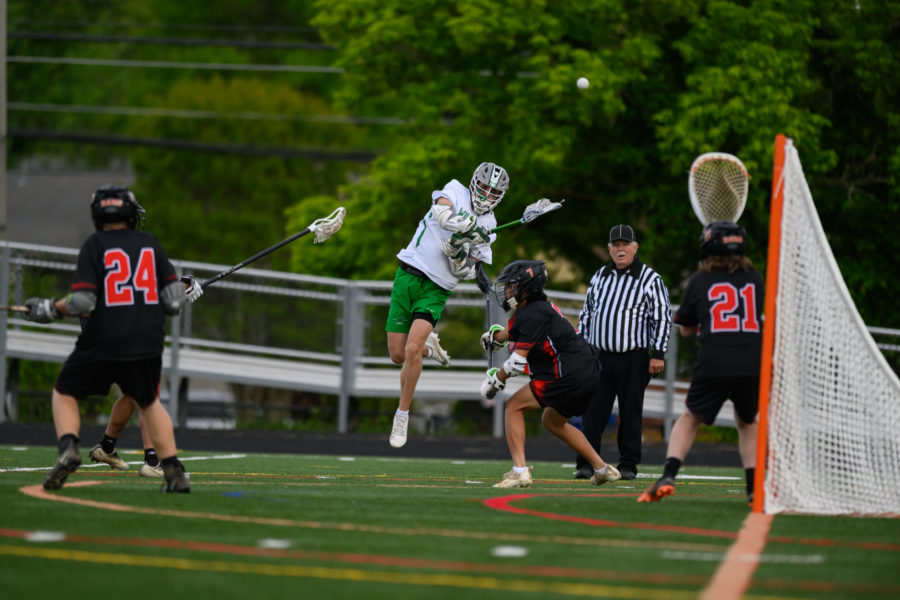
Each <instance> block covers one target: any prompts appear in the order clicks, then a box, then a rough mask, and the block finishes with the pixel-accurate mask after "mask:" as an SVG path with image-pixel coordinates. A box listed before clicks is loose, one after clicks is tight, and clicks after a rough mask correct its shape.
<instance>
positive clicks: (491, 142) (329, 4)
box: [291, 0, 900, 325]
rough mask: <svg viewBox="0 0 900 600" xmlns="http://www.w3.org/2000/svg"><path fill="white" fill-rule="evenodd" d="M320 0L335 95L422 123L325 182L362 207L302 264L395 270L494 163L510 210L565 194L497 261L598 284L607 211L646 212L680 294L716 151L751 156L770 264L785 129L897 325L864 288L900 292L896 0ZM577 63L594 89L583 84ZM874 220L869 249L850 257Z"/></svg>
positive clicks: (508, 238) (358, 107) (756, 234)
mask: <svg viewBox="0 0 900 600" xmlns="http://www.w3.org/2000/svg"><path fill="white" fill-rule="evenodd" d="M316 6H317V9H318V13H317V15H316V16H315V18H314V19H313V24H315V25H316V26H318V27H320V28H321V30H322V35H323V38H324V39H325V40H326V41H328V42H330V43H332V44H334V45H336V46H337V47H338V48H339V50H340V54H339V57H338V60H337V64H339V65H340V66H341V67H343V68H344V69H345V75H344V77H343V79H342V86H341V88H340V90H339V91H338V93H337V95H336V99H337V101H338V102H339V105H340V106H341V107H342V108H344V109H346V110H354V111H362V110H378V109H383V108H384V107H385V106H390V107H391V109H392V112H393V114H394V115H395V116H398V117H400V118H402V119H406V120H408V121H410V123H411V125H410V126H409V127H408V128H406V129H404V130H402V131H401V132H399V133H398V136H397V139H396V140H395V141H394V142H393V144H392V146H391V147H390V149H389V151H388V152H387V154H385V155H384V156H382V157H380V158H379V159H378V160H376V161H375V162H374V163H373V165H372V169H371V171H370V172H369V173H368V174H367V175H365V176H364V177H362V178H361V179H360V180H359V181H357V182H354V183H352V184H348V185H346V186H344V187H343V188H341V190H340V192H339V194H337V195H336V196H334V197H322V196H321V195H318V196H317V197H316V202H317V203H321V204H322V205H323V206H324V205H329V204H330V203H334V202H340V203H343V204H345V205H346V206H347V208H348V217H347V222H346V223H345V226H344V228H345V231H344V232H342V238H341V244H335V245H334V246H332V247H330V248H324V249H323V251H322V252H320V253H317V254H316V256H315V258H314V259H313V258H312V257H311V256H309V255H308V254H307V253H301V252H297V253H295V254H294V256H293V259H294V260H293V265H294V268H297V269H304V270H305V269H308V268H310V267H311V266H312V264H311V262H310V261H312V260H315V262H316V264H318V265H320V266H322V267H324V268H325V269H326V270H327V271H328V272H331V273H333V274H340V275H343V276H349V277H361V278H372V277H382V278H384V277H389V276H390V273H391V272H392V271H393V268H394V265H395V261H394V259H393V255H394V254H395V253H396V252H397V250H399V249H400V248H401V247H402V246H403V245H405V244H406V242H407V241H408V236H409V235H411V232H412V230H413V229H414V226H415V223H416V221H417V220H418V219H419V218H420V217H421V216H422V214H424V212H425V210H427V206H428V200H427V198H428V196H429V194H430V191H431V190H432V189H436V188H439V187H440V186H442V185H443V184H444V182H445V181H447V180H449V179H450V178H453V177H455V178H457V179H460V180H461V181H466V179H467V178H468V177H470V174H471V171H472V169H474V167H475V166H476V165H477V163H478V162H480V161H482V160H490V161H494V162H498V163H500V164H502V165H503V166H504V167H506V168H507V169H508V170H509V172H510V176H511V187H510V191H509V192H508V193H507V197H506V198H505V199H504V201H503V203H502V204H501V206H500V207H499V208H498V210H497V212H498V216H499V218H500V220H501V221H502V220H504V219H505V218H506V217H510V218H514V216H518V215H519V214H521V208H522V207H524V206H525V205H526V204H527V203H529V202H530V201H533V200H534V199H537V198H539V197H541V196H546V197H550V198H552V199H559V198H566V199H567V204H566V208H565V210H564V211H562V212H560V213H557V214H556V215H555V216H553V217H551V218H547V219H546V220H541V221H537V222H535V223H534V224H533V225H532V226H529V227H528V228H522V229H520V230H518V231H510V232H507V233H506V235H504V238H503V239H502V241H501V243H500V244H498V245H497V246H496V248H497V250H496V252H495V260H496V262H497V263H499V264H501V265H502V264H503V262H505V261H506V260H509V259H512V258H514V257H521V256H528V255H534V254H536V253H538V252H540V253H543V254H545V255H547V256H550V257H561V258H563V259H566V260H568V261H570V262H571V263H572V264H573V265H575V266H576V268H577V269H580V271H581V273H582V277H581V278H580V280H581V281H582V282H583V281H585V280H586V278H587V275H589V274H590V273H591V272H593V270H594V269H596V268H597V267H598V266H599V264H600V263H601V262H602V261H605V260H606V258H607V256H606V252H605V243H606V231H607V230H608V228H609V227H610V226H611V225H614V224H616V223H620V222H629V223H631V224H633V225H634V226H635V227H636V229H637V231H638V236H639V241H640V242H641V250H640V257H641V258H642V259H643V260H645V261H646V262H648V263H650V264H652V265H653V266H654V267H656V268H657V269H658V270H659V271H660V272H661V273H662V274H663V275H664V277H665V279H666V281H667V282H668V284H669V286H670V287H671V288H673V290H675V291H676V292H677V290H678V289H679V286H680V285H681V284H682V283H683V282H684V279H685V277H686V276H687V274H689V273H690V272H691V271H692V270H693V268H692V266H693V264H695V262H696V258H697V241H696V240H697V235H698V234H699V231H700V225H699V223H698V222H697V221H696V220H695V219H694V217H693V214H692V212H691V210H690V206H689V203H688V201H687V194H686V193H685V192H686V190H685V183H686V171H687V168H688V167H689V165H690V164H691V162H692V161H693V159H694V158H695V157H696V156H697V155H699V154H700V153H702V152H707V151H712V150H719V151H725V152H731V153H733V154H736V155H738V156H740V157H741V158H742V160H743V161H744V162H745V163H746V164H747V165H748V167H749V169H750V170H751V174H752V175H753V180H752V183H751V196H750V199H749V201H748V208H747V210H746V212H745V216H744V217H743V219H742V224H744V225H745V226H747V228H748V229H749V230H750V233H751V236H752V238H753V239H752V244H751V256H752V257H753V258H754V259H755V262H756V263H757V266H759V267H764V263H765V249H766V243H767V227H768V226H767V222H768V197H769V190H770V188H771V175H770V173H771V164H772V152H773V141H774V137H775V134H776V133H778V132H784V133H786V134H787V135H789V136H791V137H793V138H794V139H795V143H796V145H797V147H798V148H799V150H800V152H801V157H802V159H803V160H804V164H805V165H808V168H807V171H808V175H809V177H810V185H811V187H812V188H813V193H814V195H815V196H816V198H817V202H818V208H819V212H820V214H821V216H822V221H823V223H825V225H826V229H827V231H828V233H829V236H830V240H831V243H832V246H833V248H834V250H835V254H836V256H837V257H838V260H839V262H841V264H842V266H844V271H845V277H847V280H848V283H849V284H850V287H851V291H852V292H853V293H854V297H855V300H856V302H857V305H858V306H859V308H860V310H861V312H862V314H863V317H864V318H865V319H866V320H867V321H869V322H871V323H881V324H887V325H890V324H894V323H896V317H894V316H893V314H892V313H889V312H888V311H887V309H886V307H885V306H883V304H884V303H880V302H878V301H877V300H873V299H871V298H870V297H869V296H867V294H866V293H865V292H866V291H871V290H877V291H879V292H881V294H892V293H896V292H897V283H896V278H893V277H885V276H883V275H882V273H883V269H884V265H883V263H882V261H881V260H879V258H880V256H879V255H878V254H876V253H875V252H874V249H875V248H876V247H878V248H887V249H889V250H893V252H892V253H889V254H888V255H893V254H896V253H897V252H896V250H897V249H898V248H897V244H898V242H897V241H896V236H893V235H892V229H893V225H892V221H891V220H890V219H882V218H877V219H872V218H871V215H872V214H873V213H874V214H879V215H885V214H893V213H894V212H896V210H897V208H896V207H897V200H898V197H897V196H898V185H897V180H896V177H897V176H896V173H897V172H898V171H897V169H896V167H897V166H898V164H900V159H898V151H897V148H898V143H897V142H898V141H900V140H898V139H897V137H898V135H900V134H898V131H900V129H898V128H897V127H896V124H897V122H898V114H897V109H896V108H895V106H896V102H895V101H894V100H893V99H895V98H897V97H900V94H898V91H900V90H898V85H900V83H898V82H900V75H898V73H897V70H896V69H894V68H892V67H891V65H896V64H897V62H896V59H897V52H898V51H897V44H896V31H897V26H898V23H897V18H896V15H897V14H900V11H898V3H897V2H881V3H868V2H859V3H856V6H854V5H853V4H852V3H844V2H833V1H832V2H813V1H811V0H801V1H799V2H790V3H786V2H781V1H774V0H769V1H766V0H760V1H752V2H735V1H714V0H710V1H703V0H695V1H692V2H682V3H677V4H675V5H672V4H670V3H657V2H626V1H625V0H620V1H615V0H593V1H584V2H578V3H563V2H555V3H554V2H534V1H525V0H510V1H507V2H502V3H497V2H486V1H483V0H471V1H468V2H457V3H450V4H448V3H444V2H438V1H437V0H420V1H418V2H408V1H405V2H400V1H398V0H393V1H390V0H389V1H385V2H379V3H377V5H373V4H372V3H367V2H359V1H355V0H336V1H325V0H322V1H320V2H318V3H317V5H316ZM487 15H490V17H489V18H488V17H487ZM579 76H585V77H587V78H588V79H589V80H590V81H591V86H590V87H589V88H588V89H587V90H578V89H576V88H575V80H576V79H577V78H578V77H579ZM891 167H894V168H893V169H891ZM876 204H877V205H878V207H879V208H881V211H880V212H878V211H877V210H876V209H875V205H876ZM291 215H292V216H291V219H292V222H294V223H295V224H296V225H299V223H300V222H302V221H304V220H307V219H309V218H310V217H311V215H310V214H309V213H308V211H306V210H305V209H304V208H303V207H302V206H300V207H298V208H297V209H295V210H292V212H291ZM863 225H864V230H863V229H862V227H861V226H863ZM863 231H865V235H864V236H861V234H862V233H863ZM861 237H862V239H863V240H864V241H862V243H863V244H864V245H865V246H864V247H865V249H871V250H873V251H872V252H868V253H866V252H861V253H854V254H855V255H856V256H859V258H854V259H852V260H848V255H849V252H850V251H851V250H854V249H856V248H858V247H859V244H860V243H861ZM551 281H552V273H551Z"/></svg>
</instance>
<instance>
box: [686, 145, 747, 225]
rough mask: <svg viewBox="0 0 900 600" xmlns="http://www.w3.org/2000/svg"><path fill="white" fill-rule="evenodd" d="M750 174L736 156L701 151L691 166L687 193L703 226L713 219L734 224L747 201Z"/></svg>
mask: <svg viewBox="0 0 900 600" xmlns="http://www.w3.org/2000/svg"><path fill="white" fill-rule="evenodd" d="M749 180H750V174H749V173H747V169H746V167H744V163H742V162H741V161H740V159H739V158H738V157H737V156H733V155H731V154H726V153H724V152H707V153H706V154H701V155H700V156H698V157H697V158H696V159H695V160H694V164H692V165H691V173H690V176H689V177H688V193H689V194H690V196H691V206H692V207H693V209H694V213H695V214H696V215H697V218H698V219H700V222H701V223H703V225H704V226H706V225H709V224H710V223H712V222H714V221H731V222H732V223H737V220H738V219H739V218H741V215H742V214H743V212H744V206H745V205H746V203H747V189H748V183H749Z"/></svg>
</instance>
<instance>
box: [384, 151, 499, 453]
mask: <svg viewBox="0 0 900 600" xmlns="http://www.w3.org/2000/svg"><path fill="white" fill-rule="evenodd" d="M507 189H509V174H507V172H506V170H505V169H504V168H503V167H501V166H500V165H496V164H494V163H481V164H480V165H478V168H477V169H475V173H473V174H472V180H471V181H470V182H469V186H468V187H466V186H465V185H463V184H461V183H460V182H459V181H457V180H456V179H452V180H450V182H448V183H447V184H446V185H445V186H444V189H441V190H435V191H433V192H432V193H431V201H432V204H431V208H430V209H429V211H428V212H427V213H426V214H425V217H424V218H423V219H422V220H421V221H420V222H419V226H418V228H416V232H415V234H414V235H413V237H412V240H410V242H409V245H407V246H406V248H404V249H403V250H401V251H400V252H399V253H398V254H397V258H399V259H400V266H399V267H398V268H397V272H396V273H395V275H394V286H393V288H392V289H391V308H390V312H389V313H388V320H387V325H386V326H385V331H387V340H388V352H389V353H390V355H391V360H392V361H394V363H396V364H398V365H403V368H402V369H401V371H400V402H399V404H398V406H397V412H396V413H395V415H394V424H393V428H392V430H391V437H390V443H391V446H393V447H394V448H400V447H401V446H403V445H404V444H406V432H407V428H408V425H409V406H410V404H411V403H412V398H413V393H414V392H415V390H416V384H417V383H418V381H419V376H420V375H421V374H422V360H423V359H424V358H431V359H433V360H436V361H437V362H438V363H440V364H441V365H442V366H444V367H449V366H450V356H449V355H448V354H447V353H446V352H445V351H444V349H443V348H441V346H440V340H439V339H438V336H437V334H436V333H435V332H434V327H435V325H436V324H437V322H438V320H440V318H441V313H442V312H443V310H444V305H445V304H446V303H447V299H448V298H449V297H450V294H451V293H452V292H453V289H454V288H455V287H456V285H457V284H458V283H459V282H460V280H464V279H475V276H476V265H477V263H479V262H485V263H488V264H490V263H491V243H493V241H494V240H495V239H497V236H496V234H492V233H490V232H491V230H492V229H494V227H496V226H497V219H496V218H495V217H494V209H495V208H496V207H497V205H498V204H500V200H502V199H503V195H504V194H505V193H506V190H507Z"/></svg>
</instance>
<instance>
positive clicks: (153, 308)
mask: <svg viewBox="0 0 900 600" xmlns="http://www.w3.org/2000/svg"><path fill="white" fill-rule="evenodd" d="M177 278H178V276H177V274H176V273H175V268H174V267H173V266H172V263H171V262H169V259H168V257H167V256H166V253H165V250H163V248H162V246H161V245H160V243H159V241H158V240H157V239H156V237H155V236H154V235H153V234H152V233H149V232H144V231H135V230H133V229H114V230H107V231H97V232H95V233H94V234H92V235H91V236H90V237H89V238H88V239H87V240H86V241H85V242H84V244H83V245H82V246H81V251H80V253H79V255H78V266H77V267H76V269H75V279H74V282H73V283H72V291H73V292H76V291H86V292H92V293H94V294H96V296H97V306H96V308H95V309H94V311H93V312H92V313H91V314H90V316H89V317H87V318H84V319H82V322H81V324H82V328H81V329H82V330H81V335H80V336H79V337H78V341H77V343H76V345H75V352H76V353H78V354H81V355H82V356H87V357H91V358H96V359H104V360H134V359H138V358H150V357H154V356H159V355H161V354H162V351H163V341H164V339H165V314H164V313H163V308H162V305H161V304H160V300H159V295H160V291H161V290H162V289H163V288H164V287H165V286H166V285H168V284H170V283H171V282H173V281H175V280H176V279H177Z"/></svg>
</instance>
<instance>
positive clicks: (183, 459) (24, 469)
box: [0, 454, 247, 473]
mask: <svg viewBox="0 0 900 600" xmlns="http://www.w3.org/2000/svg"><path fill="white" fill-rule="evenodd" d="M246 457H247V455H246V454H219V455H217V456H181V457H179V458H178V460H180V461H181V462H187V461H189V460H228V459H232V458H246ZM128 464H129V465H142V464H144V461H142V460H133V461H130V462H129V463H128ZM52 466H53V465H48V466H46V467H11V468H8V469H0V473H22V472H27V471H46V470H47V469H50V468H51V467H52ZM96 467H106V468H109V465H108V464H106V463H96V464H83V465H81V466H80V467H78V468H79V469H93V468H96Z"/></svg>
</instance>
